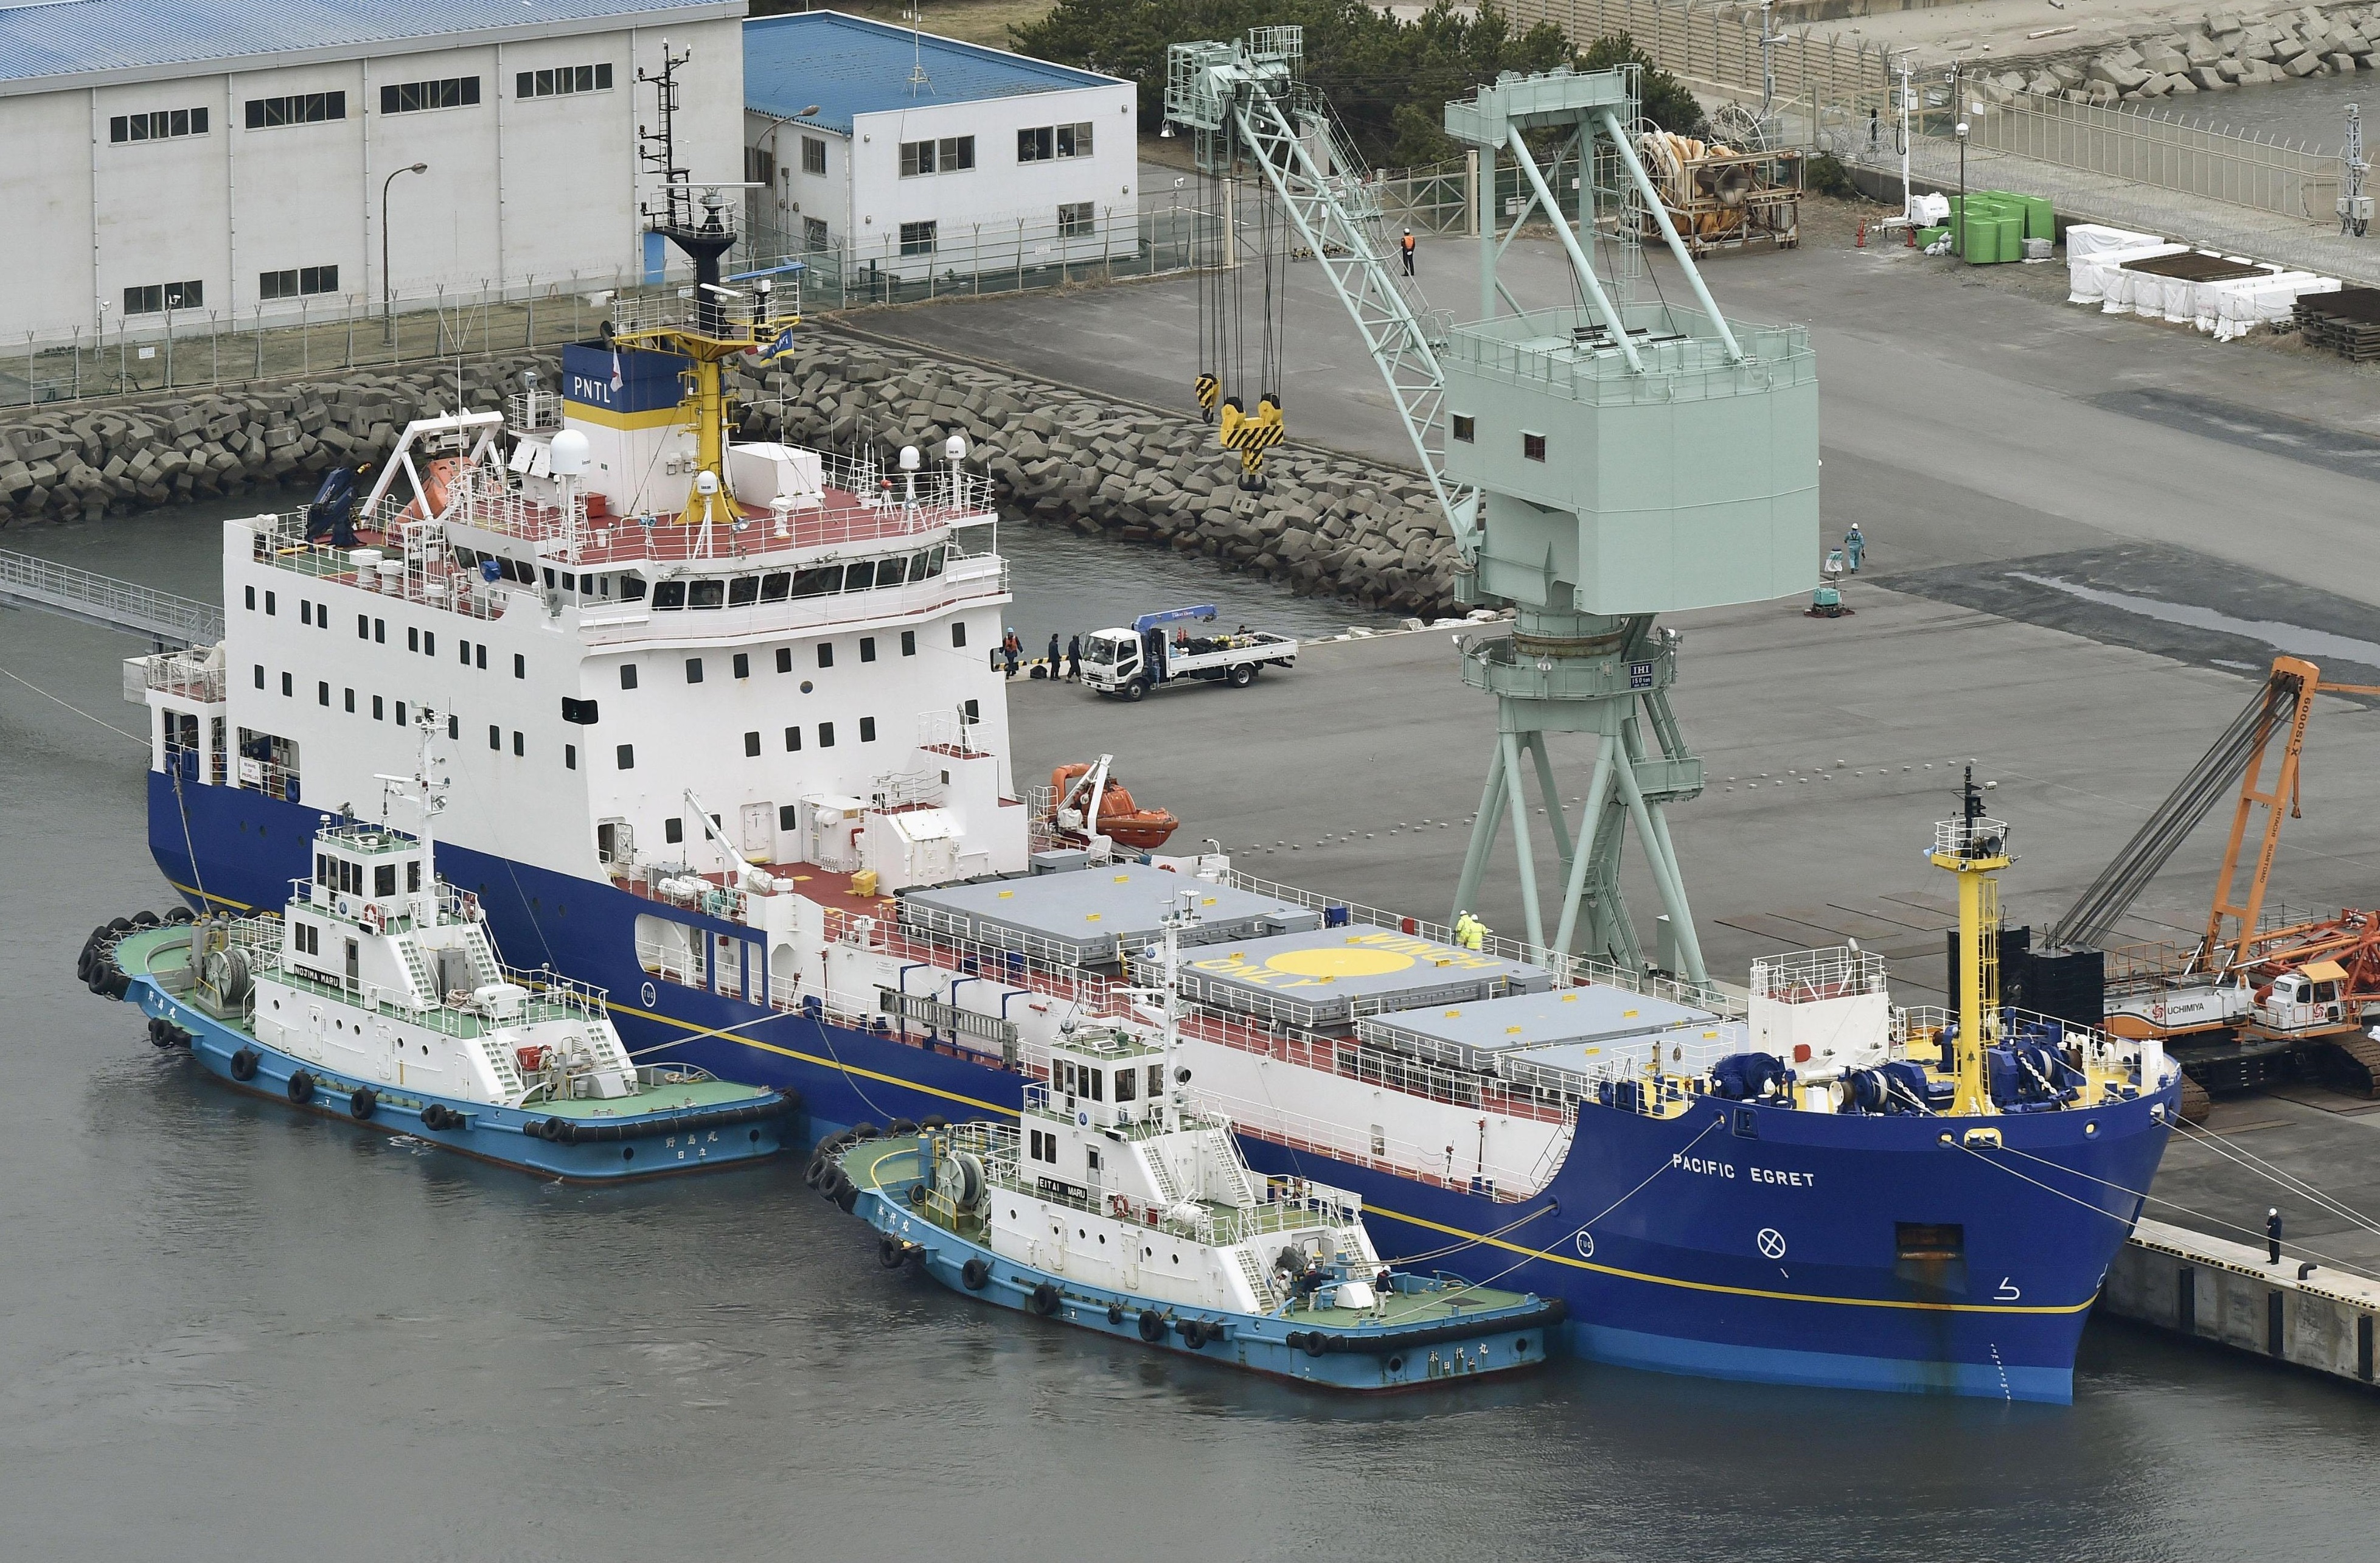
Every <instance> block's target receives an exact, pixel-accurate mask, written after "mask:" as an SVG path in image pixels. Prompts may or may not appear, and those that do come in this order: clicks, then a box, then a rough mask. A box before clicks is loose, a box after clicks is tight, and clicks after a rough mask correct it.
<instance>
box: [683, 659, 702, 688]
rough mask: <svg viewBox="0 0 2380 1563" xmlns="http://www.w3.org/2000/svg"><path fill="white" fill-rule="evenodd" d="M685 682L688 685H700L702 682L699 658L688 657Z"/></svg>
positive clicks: (700, 660)
mask: <svg viewBox="0 0 2380 1563" xmlns="http://www.w3.org/2000/svg"><path fill="white" fill-rule="evenodd" d="M686 682H687V683H688V684H700V683H701V682H702V659H701V658H699V657H688V658H687V659H686Z"/></svg>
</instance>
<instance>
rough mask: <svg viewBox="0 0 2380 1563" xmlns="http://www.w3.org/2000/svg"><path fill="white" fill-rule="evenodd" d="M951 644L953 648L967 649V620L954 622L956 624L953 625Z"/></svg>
mask: <svg viewBox="0 0 2380 1563" xmlns="http://www.w3.org/2000/svg"><path fill="white" fill-rule="evenodd" d="M951 644H952V645H953V646H955V647H957V648H960V649H961V650H965V648H966V621H965V620H964V619H960V620H957V621H954V622H953V624H952V625H951Z"/></svg>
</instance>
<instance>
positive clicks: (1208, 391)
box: [1196, 370, 1223, 419]
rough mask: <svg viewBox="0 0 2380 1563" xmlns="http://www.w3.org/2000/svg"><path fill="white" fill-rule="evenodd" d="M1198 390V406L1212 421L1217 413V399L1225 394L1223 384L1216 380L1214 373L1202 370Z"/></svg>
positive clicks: (1198, 380) (1197, 383)
mask: <svg viewBox="0 0 2380 1563" xmlns="http://www.w3.org/2000/svg"><path fill="white" fill-rule="evenodd" d="M1196 388H1197V393H1198V406H1199V407H1200V409H1201V410H1202V411H1204V412H1205V413H1207V415H1208V418H1210V419H1211V418H1212V417H1213V416H1214V412H1215V398H1216V397H1218V396H1220V395H1221V394H1223V382H1221V381H1220V380H1218V379H1216V378H1215V376H1214V375H1213V373H1212V372H1210V371H1208V370H1200V371H1199V372H1198V379H1197V382H1196Z"/></svg>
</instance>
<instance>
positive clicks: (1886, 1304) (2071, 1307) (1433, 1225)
mask: <svg viewBox="0 0 2380 1563" xmlns="http://www.w3.org/2000/svg"><path fill="white" fill-rule="evenodd" d="M612 1008H613V1009H615V1010H617V1011H619V1012H621V1013H622V1014H627V1015H635V1016H637V1018H638V1019H640V1020H650V1021H659V1022H661V1023H662V1024H663V1025H674V1026H675V1027H677V1028H678V1029H679V1030H680V1031H685V1032H688V1033H691V1034H692V1035H693V1036H716V1037H719V1038H720V1039H722V1041H728V1042H736V1043H741V1044H742V1045H743V1046H745V1047H747V1048H759V1050H760V1051H762V1052H764V1053H775V1054H777V1055H778V1056H779V1057H781V1058H788V1059H799V1060H801V1061H802V1062H804V1063H808V1064H817V1065H818V1066H820V1068H822V1069H832V1070H840V1071H842V1072H844V1073H845V1074H856V1075H858V1076H860V1077H861V1078H862V1079H866V1080H874V1081H878V1082H880V1083H881V1084H886V1085H897V1086H899V1087H901V1088H902V1089H903V1090H905V1091H917V1092H921V1093H923V1094H924V1095H926V1096H929V1097H941V1098H942V1100H944V1101H947V1102H959V1103H963V1104H965V1106H967V1107H972V1108H981V1109H983V1110H984V1111H986V1112H996V1113H999V1114H1001V1115H1002V1116H1003V1117H1007V1118H1015V1117H1017V1116H1019V1115H1018V1113H1017V1110H1016V1109H1014V1108H1009V1107H1002V1106H1001V1105H1000V1104H998V1103H997V1102H987V1101H983V1100H981V1099H979V1098H977V1097H965V1096H961V1095H959V1094H958V1093H957V1092H955V1091H943V1090H938V1089H936V1088H935V1087H933V1086H931V1085H921V1084H918V1083H917V1082H916V1081H914V1080H904V1079H902V1078H901V1077H900V1076H899V1075H897V1074H879V1073H878V1072H875V1071H874V1070H871V1069H858V1068H856V1067H854V1066H853V1065H850V1064H847V1063H844V1062H842V1061H840V1060H835V1059H822V1058H820V1057H819V1056H817V1055H816V1054H814V1053H805V1052H801V1051H799V1050H798V1049H796V1048H781V1047H778V1046H777V1045H776V1044H775V1043H773V1042H762V1041H760V1040H759V1039H758V1038H756V1037H751V1036H741V1035H738V1034H736V1033H735V1032H728V1031H721V1030H718V1029H717V1028H715V1027H709V1026H699V1025H695V1024H692V1023H690V1022H687V1021H682V1020H677V1019H674V1017H672V1016H669V1015H662V1014H655V1013H654V1012H652V1011H650V1010H638V1009H632V1008H630V1007H629V1006H628V1005H625V1004H613V1006H612ZM784 1018H785V1019H787V1020H796V1019H799V1018H800V1017H799V1016H795V1015H787V1016H785V1017H784ZM1366 1208H1368V1209H1372V1210H1377V1211H1378V1212H1379V1213H1380V1214H1381V1215H1383V1216H1385V1217H1387V1218H1390V1220H1392V1221H1403V1223H1405V1224H1406V1225H1407V1226H1412V1227H1421V1228H1425V1229H1427V1230H1430V1231H1433V1232H1443V1233H1445V1234H1446V1235H1447V1236H1448V1237H1456V1238H1463V1239H1466V1240H1468V1241H1470V1242H1475V1243H1479V1244H1481V1245H1483V1246H1485V1247H1488V1248H1500V1249H1502V1250H1504V1251H1505V1252H1506V1253H1508V1254H1520V1255H1523V1256H1524V1257H1527V1258H1535V1259H1544V1260H1546V1261H1548V1262H1549V1263H1551V1264H1556V1265H1568V1266H1571V1267H1572V1268H1573V1269H1578V1270H1591V1271H1593V1272H1594V1273H1595V1274H1597V1275H1602V1276H1612V1277H1616V1278H1619V1279H1621V1280H1633V1281H1643V1282H1645V1283H1646V1284H1647V1285H1651V1286H1674V1287H1680V1288H1682V1289H1683V1290H1688V1291H1710V1292H1718V1293H1719V1294H1720V1295H1722V1296H1728V1297H1757V1298H1761V1299H1763V1300H1765V1301H1767V1302H1773V1303H1817V1304H1820V1305H1822V1306H1830V1307H1836V1308H1902V1309H1908V1310H1911V1311H1913V1312H1917V1313H1932V1314H2079V1313H2081V1312H2083V1310H2084V1309H2085V1308H2088V1307H2089V1306H2091V1304H2092V1303H2093V1301H2095V1298H2096V1295H2097V1294H2096V1293H2094V1294H2093V1295H2092V1296H2091V1297H2086V1298H2084V1299H2083V1301H2082V1302H2080V1303H2053V1304H2047V1305H2037V1306H2030V1307H2028V1306H2019V1305H2014V1304H2010V1303H1916V1302H1902V1301H1899V1300H1896V1299H1891V1298H1883V1297H1819V1296H1815V1295H1813V1294H1811V1293H1809V1292H1803V1291H1769V1290H1763V1289H1761V1288H1759V1287H1751V1286H1721V1285H1719V1284H1718V1283H1717V1282H1715V1281H1691V1280H1680V1279H1679V1278H1676V1277H1675V1276H1656V1275H1650V1274H1647V1273H1645V1271H1642V1270H1623V1269H1621V1268H1619V1267H1617V1266H1611V1265H1597V1264H1594V1263H1592V1262H1590V1261H1588V1260H1585V1259H1577V1258H1573V1257H1572V1256H1571V1255H1569V1254H1552V1253H1540V1252H1539V1251H1538V1250H1536V1249H1534V1248H1525V1247H1523V1246H1522V1245H1521V1244H1519V1243H1517V1242H1507V1241H1505V1240H1504V1239H1502V1238H1492V1237H1488V1236H1486V1235H1484V1234H1482V1233H1479V1232H1474V1231H1466V1230H1463V1228H1461V1227H1448V1226H1441V1225H1440V1224H1439V1223H1438V1222H1436V1221H1427V1220H1424V1219H1423V1218H1420V1217H1418V1216H1406V1215H1403V1214H1402V1213H1400V1212H1398V1211H1394V1210H1391V1209H1390V1208H1389V1207H1388V1206H1384V1205H1377V1204H1370V1203H1368V1202H1367V1205H1366Z"/></svg>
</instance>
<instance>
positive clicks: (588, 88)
mask: <svg viewBox="0 0 2380 1563" xmlns="http://www.w3.org/2000/svg"><path fill="white" fill-rule="evenodd" d="M611 90H612V67H610V66H608V65H583V66H556V67H554V68H553V69H552V70H524V71H522V72H520V73H519V74H518V75H516V76H515V77H514V78H513V96H514V97H516V98H558V97H561V96H563V95H564V94H565V93H568V92H608V91H611Z"/></svg>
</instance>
